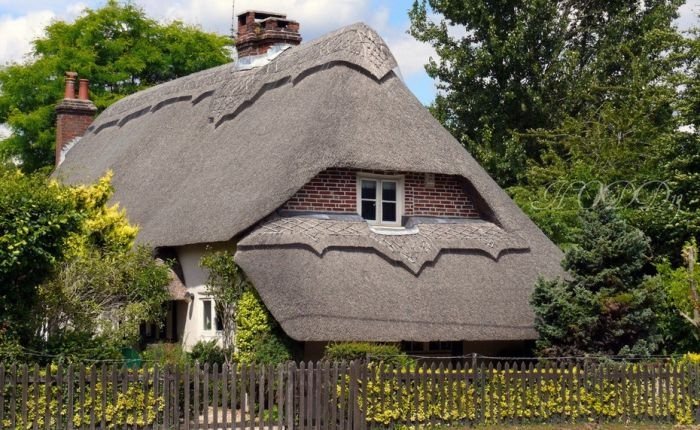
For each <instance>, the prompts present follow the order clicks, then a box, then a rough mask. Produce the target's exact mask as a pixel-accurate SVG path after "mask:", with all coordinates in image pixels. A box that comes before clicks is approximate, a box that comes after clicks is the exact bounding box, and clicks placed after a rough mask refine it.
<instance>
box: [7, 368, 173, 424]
mask: <svg viewBox="0 0 700 430" xmlns="http://www.w3.org/2000/svg"><path fill="white" fill-rule="evenodd" d="M50 371H51V375H52V376H53V377H52V381H51V384H50V385H49V387H48V390H49V392H50V397H47V396H46V390H47V387H46V384H45V383H41V382H40V383H39V384H30V388H29V392H28V393H27V394H28V395H27V402H26V411H27V415H26V419H25V418H24V416H23V414H22V404H21V403H22V402H21V401H20V402H16V403H15V411H14V416H15V426H14V427H11V426H12V421H11V418H10V414H11V412H10V411H9V410H7V409H8V406H9V404H6V405H5V406H6V410H5V418H4V419H3V421H2V423H0V424H2V428H16V429H26V430H30V429H32V428H34V420H35V419H36V421H37V425H38V428H46V426H45V424H46V422H45V419H46V418H45V417H46V414H47V407H48V412H49V417H50V418H49V419H50V422H49V423H48V424H49V426H48V427H49V428H56V427H57V426H58V423H57V422H56V420H57V417H58V416H60V417H61V419H62V420H63V421H64V422H63V423H62V424H61V427H65V426H66V422H67V421H68V420H71V421H72V423H73V426H74V427H75V428H82V426H88V425H89V424H90V423H91V420H92V419H93V418H92V417H93V416H94V420H95V423H96V424H97V425H99V423H100V422H101V420H102V415H103V413H104V416H105V424H106V428H108V429H114V428H118V427H121V426H123V425H128V426H140V427H143V426H147V425H150V424H153V423H155V422H156V419H157V418H158V414H159V413H160V412H162V411H163V407H164V404H165V401H164V399H163V397H162V396H155V395H154V394H153V378H152V377H149V378H147V379H146V377H145V375H144V371H143V370H128V371H127V372H128V375H129V376H128V378H129V379H128V382H127V387H126V390H124V387H123V385H122V381H121V380H118V381H117V384H116V386H115V385H114V383H113V382H112V381H111V380H110V381H106V382H104V383H103V382H102V380H101V379H100V372H99V371H98V372H97V374H96V375H97V380H98V381H99V382H97V383H96V384H95V387H94V390H93V388H92V387H90V384H89V383H85V386H84V387H83V388H82V390H81V388H80V385H79V384H78V378H77V376H78V372H79V369H78V368H75V370H74V373H73V383H72V384H70V383H68V380H70V378H69V375H68V374H67V372H64V373H63V374H62V378H63V383H62V384H61V385H60V386H59V385H58V384H56V379H55V378H56V372H57V367H56V366H51V369H50ZM85 373H86V375H87V376H88V378H89V376H90V370H89V369H85ZM39 376H40V378H41V379H40V380H44V378H45V377H46V371H45V370H42V371H41V372H40V373H39ZM12 390H16V394H19V390H20V388H19V387H17V386H15V387H13V386H11V385H9V384H8V385H6V387H5V393H4V394H5V396H6V397H9V394H10V393H11V392H12ZM35 390H38V395H37V392H36V391H35ZM68 390H72V398H73V405H72V410H69V407H68V402H67V399H68V396H69V392H68ZM59 397H60V398H61V399H62V401H61V402H60V407H59V402H58V399H59ZM19 398H21V397H19ZM47 398H50V401H49V402H48V405H47ZM81 399H82V400H81ZM103 400H104V405H103Z"/></svg>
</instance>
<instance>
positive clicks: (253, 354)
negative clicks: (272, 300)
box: [235, 288, 293, 364]
mask: <svg viewBox="0 0 700 430" xmlns="http://www.w3.org/2000/svg"><path fill="white" fill-rule="evenodd" d="M292 343H293V342H292V340H291V339H289V338H288V337H287V336H286V335H285V334H284V333H283V332H282V330H280V329H279V326H278V325H277V321H275V319H274V318H273V317H272V315H271V314H270V312H269V311H268V310H267V308H266V307H265V304H264V303H263V302H262V300H260V297H259V296H258V294H257V293H256V292H255V290H253V289H252V288H251V289H249V290H247V291H246V292H244V293H243V295H242V296H241V298H240V300H239V301H238V306H237V312H236V354H235V358H236V361H238V362H240V363H244V364H250V363H264V364H279V363H284V362H285V361H288V360H291V359H292V356H293V353H292Z"/></svg>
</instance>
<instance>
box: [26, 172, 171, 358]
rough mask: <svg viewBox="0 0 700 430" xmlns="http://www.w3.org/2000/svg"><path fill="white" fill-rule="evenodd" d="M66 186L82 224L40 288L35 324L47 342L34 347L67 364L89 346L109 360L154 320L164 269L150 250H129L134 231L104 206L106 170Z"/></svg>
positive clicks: (108, 191)
mask: <svg viewBox="0 0 700 430" xmlns="http://www.w3.org/2000/svg"><path fill="white" fill-rule="evenodd" d="M66 189H67V190H68V193H69V194H70V196H71V197H72V199H73V200H74V201H76V202H77V205H78V206H79V207H80V208H81V214H82V215H83V219H82V224H81V228H80V229H79V230H78V231H76V232H74V233H72V234H70V235H69V237H68V239H67V241H66V245H65V248H66V251H65V255H64V258H63V261H61V262H60V263H59V264H58V265H57V266H56V267H55V269H54V271H53V273H52V275H51V276H50V277H49V278H48V279H47V280H46V281H45V282H43V283H42V284H41V285H40V287H39V289H38V298H39V300H38V303H37V309H36V312H35V314H36V315H37V316H38V317H39V319H38V321H37V322H36V325H37V326H40V327H41V330H42V332H43V334H42V337H43V338H45V339H46V342H39V344H43V347H45V349H46V352H48V353H50V354H53V355H60V356H63V357H66V358H67V359H70V358H74V359H75V358H80V357H81V356H83V355H84V352H81V350H82V349H86V345H88V344H93V345H94V348H93V350H94V351H95V352H96V351H101V350H102V351H103V352H104V353H105V354H108V352H109V351H112V355H114V354H115V353H118V352H119V350H120V348H122V347H125V346H130V345H133V344H135V343H136V341H137V339H138V334H139V326H140V324H141V323H142V322H159V320H160V317H161V316H162V314H163V312H162V305H163V303H164V302H165V301H166V300H168V299H169V295H168V291H167V288H166V286H167V284H168V282H169V281H170V277H169V272H168V267H167V266H166V265H163V264H159V263H158V262H157V261H156V260H155V259H154V258H153V255H152V252H151V251H150V250H149V249H148V248H146V247H144V246H136V247H135V246H134V240H135V238H136V234H137V232H138V229H137V228H136V227H134V226H132V225H131V224H129V222H128V220H127V218H126V213H125V211H123V210H120V209H119V207H118V206H116V205H114V206H109V205H108V204H107V202H108V200H109V198H110V197H111V196H112V193H113V191H114V190H113V188H112V186H111V173H108V174H107V175H105V176H104V177H103V178H102V179H100V180H99V181H98V182H97V183H96V184H94V185H90V186H76V187H66ZM115 351H116V352H115ZM81 354H82V355H81ZM100 354H102V353H100ZM108 355H109V354H108ZM91 358H93V359H94V358H96V357H91ZM111 358H114V357H111Z"/></svg>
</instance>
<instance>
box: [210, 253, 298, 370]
mask: <svg viewBox="0 0 700 430" xmlns="http://www.w3.org/2000/svg"><path fill="white" fill-rule="evenodd" d="M201 265H202V267H204V268H206V269H208V271H209V275H208V278H207V292H208V293H209V294H210V296H211V297H212V298H213V299H214V303H215V306H216V315H217V317H219V320H220V322H221V325H222V326H223V339H222V340H223V342H222V343H223V350H224V351H225V352H226V360H227V362H228V361H229V360H230V358H231V352H233V349H234V348H233V345H232V340H233V339H234V333H235V342H236V345H235V346H236V347H235V353H234V354H233V358H234V359H235V360H236V361H238V362H241V363H264V364H277V363H282V362H284V361H287V360H289V359H291V358H292V354H293V351H292V341H291V339H289V338H288V337H287V335H286V334H285V333H284V332H283V331H282V329H281V328H280V327H279V325H278V323H277V321H275V319H274V317H273V316H272V315H271V314H270V311H268V310H267V307H265V304H264V303H263V301H262V300H261V299H260V296H258V294H257V292H256V291H255V288H254V287H253V285H251V284H250V283H249V282H248V280H247V278H246V277H245V273H243V271H242V270H241V268H240V267H238V265H237V264H236V262H235V261H234V259H233V254H231V253H230V252H226V251H218V252H213V253H209V254H207V255H205V256H204V257H203V258H202V261H201Z"/></svg>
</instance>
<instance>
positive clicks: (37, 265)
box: [0, 166, 84, 342]
mask: <svg viewBox="0 0 700 430" xmlns="http://www.w3.org/2000/svg"><path fill="white" fill-rule="evenodd" d="M83 219H84V214H83V213H82V211H81V206H80V204H79V202H77V201H76V200H75V199H73V198H72V194H71V192H70V190H68V189H67V188H64V187H61V186H60V185H58V184H56V183H54V182H48V181H47V180H46V179H45V178H44V177H43V175H39V174H34V175H32V174H30V175H25V174H23V173H21V172H19V171H18V170H16V169H15V168H12V167H2V166H0V336H2V333H5V334H4V336H6V337H7V336H16V337H17V338H18V340H19V341H22V342H26V341H27V340H28V339H29V337H30V336H31V332H32V330H31V326H30V325H29V324H28V323H27V318H28V316H30V315H32V312H31V310H32V308H33V306H34V305H35V304H36V299H37V286H38V285H39V284H40V283H41V282H43V281H45V280H46V279H47V278H48V277H50V275H51V273H52V271H53V269H54V267H55V266H56V265H57V264H58V263H59V262H61V261H62V260H63V258H64V255H65V252H66V249H67V244H68V241H69V239H70V237H71V236H72V235H73V234H75V233H77V232H78V231H79V230H80V227H81V225H82V221H83Z"/></svg>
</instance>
